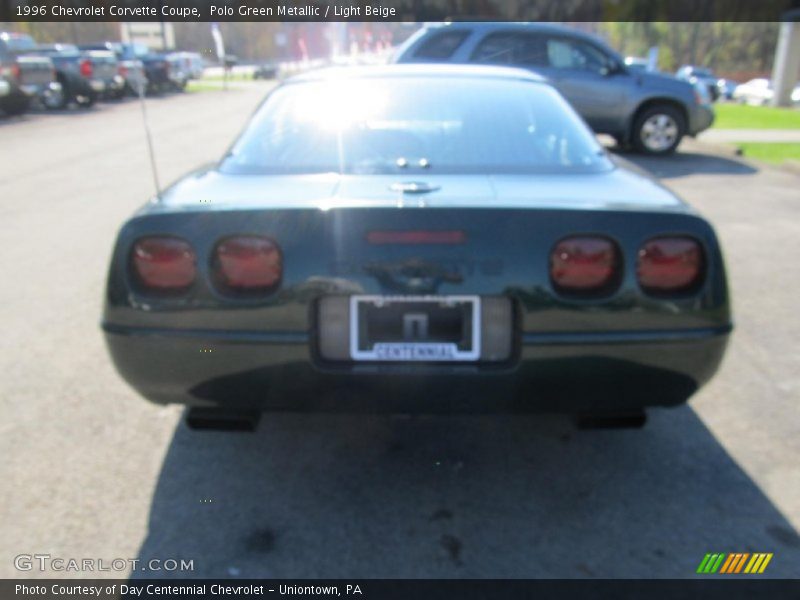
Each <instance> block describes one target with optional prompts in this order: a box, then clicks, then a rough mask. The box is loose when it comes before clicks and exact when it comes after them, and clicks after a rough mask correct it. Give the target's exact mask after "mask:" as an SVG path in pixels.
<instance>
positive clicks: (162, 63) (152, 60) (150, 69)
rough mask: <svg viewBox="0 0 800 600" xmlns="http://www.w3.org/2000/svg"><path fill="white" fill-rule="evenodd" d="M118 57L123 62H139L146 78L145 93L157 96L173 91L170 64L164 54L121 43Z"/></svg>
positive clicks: (137, 44) (143, 47) (140, 46)
mask: <svg viewBox="0 0 800 600" xmlns="http://www.w3.org/2000/svg"><path fill="white" fill-rule="evenodd" d="M118 56H121V57H123V58H124V59H125V60H139V61H141V63H142V64H143V65H144V72H145V75H146V78H147V93H149V94H159V93H161V92H165V91H167V90H170V89H173V87H174V86H173V83H172V80H171V79H170V63H169V61H168V60H167V58H166V56H165V55H164V54H162V53H159V52H153V51H151V50H150V49H149V48H148V47H147V46H145V45H144V44H140V43H121V44H119V54H118Z"/></svg>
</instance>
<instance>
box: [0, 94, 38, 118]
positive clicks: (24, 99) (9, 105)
mask: <svg viewBox="0 0 800 600" xmlns="http://www.w3.org/2000/svg"><path fill="white" fill-rule="evenodd" d="M30 106H31V97H30V96H27V95H26V94H22V93H20V94H12V95H11V96H7V97H6V98H4V99H3V100H2V101H1V102H0V110H2V111H3V112H4V113H6V115H8V116H9V117H17V116H19V115H21V114H24V113H25V112H26V111H27V110H28V108H30Z"/></svg>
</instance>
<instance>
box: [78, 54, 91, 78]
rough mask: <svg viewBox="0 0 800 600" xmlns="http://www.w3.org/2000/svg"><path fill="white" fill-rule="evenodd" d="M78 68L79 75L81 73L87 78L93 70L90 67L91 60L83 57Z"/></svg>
mask: <svg viewBox="0 0 800 600" xmlns="http://www.w3.org/2000/svg"><path fill="white" fill-rule="evenodd" d="M78 68H79V69H80V72H81V75H83V76H84V77H86V78H89V77H91V76H92V71H93V69H92V61H90V60H89V59H88V58H84V59H83V60H82V61H81V62H80V65H79V67H78Z"/></svg>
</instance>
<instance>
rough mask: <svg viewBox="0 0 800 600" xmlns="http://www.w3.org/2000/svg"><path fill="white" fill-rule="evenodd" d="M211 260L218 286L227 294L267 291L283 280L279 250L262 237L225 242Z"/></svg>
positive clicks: (273, 243) (245, 236) (233, 239)
mask: <svg viewBox="0 0 800 600" xmlns="http://www.w3.org/2000/svg"><path fill="white" fill-rule="evenodd" d="M214 257H215V263H216V272H217V274H218V278H219V282H220V284H221V286H222V287H223V288H224V289H227V290H230V291H234V292H265V291H271V290H272V289H273V288H275V287H277V285H278V284H279V283H280V281H281V277H282V276H283V258H282V256H281V251H280V247H279V246H278V244H277V243H276V242H274V241H273V240H271V239H269V238H266V237H261V236H256V235H240V236H235V237H229V238H226V239H224V240H222V241H221V242H220V243H219V244H217V248H216V251H215V252H214Z"/></svg>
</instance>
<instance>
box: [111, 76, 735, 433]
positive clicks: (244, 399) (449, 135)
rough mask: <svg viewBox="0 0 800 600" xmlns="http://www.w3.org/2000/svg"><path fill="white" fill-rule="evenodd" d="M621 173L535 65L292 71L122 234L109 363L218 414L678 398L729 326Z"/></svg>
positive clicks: (690, 259) (674, 213) (686, 225)
mask: <svg viewBox="0 0 800 600" xmlns="http://www.w3.org/2000/svg"><path fill="white" fill-rule="evenodd" d="M618 162H619V161H614V160H612V159H611V158H610V157H609V156H608V155H607V154H606V153H605V151H603V149H602V148H601V147H600V146H599V145H598V143H597V142H596V140H595V139H594V137H593V136H592V134H591V133H590V132H589V130H588V129H587V127H586V126H585V125H584V123H583V122H582V121H581V120H580V119H579V117H577V116H576V115H575V113H574V112H573V111H572V109H571V108H570V107H569V105H568V104H567V103H566V102H565V101H564V100H563V99H562V98H561V96H560V95H559V94H558V93H557V92H556V91H554V90H553V89H552V88H551V87H550V86H549V85H548V84H547V83H545V82H543V81H541V80H540V79H538V78H537V77H536V76H535V75H532V74H530V73H528V72H523V71H517V70H513V69H502V68H492V67H483V68H482V67H449V66H391V67H373V68H364V69H353V70H329V71H319V72H314V73H311V74H308V75H304V76H301V77H299V78H295V79H293V80H290V81H289V82H287V83H285V84H283V85H282V86H280V87H279V88H277V89H276V90H275V91H274V92H273V93H271V94H270V96H269V97H268V98H267V99H266V101H265V102H264V104H263V105H262V106H261V108H260V109H259V110H258V111H257V112H256V114H255V115H254V117H253V118H252V120H251V121H250V123H249V124H248V126H247V127H246V128H245V131H244V132H243V133H242V135H241V136H240V138H239V139H238V140H237V141H236V142H235V143H234V145H233V146H232V147H231V150H230V151H229V152H228V153H227V154H226V156H225V157H223V159H222V160H221V161H220V162H219V163H218V164H216V165H214V166H212V167H210V168H205V169H202V170H199V171H197V172H195V173H192V174H190V175H188V176H186V177H185V178H184V179H182V180H181V181H179V182H178V183H176V184H175V185H174V186H172V187H171V188H170V189H168V190H167V191H166V192H165V193H163V194H162V195H161V196H160V197H159V198H156V199H154V201H152V202H150V203H149V204H147V205H146V206H145V207H144V208H142V209H141V210H140V211H139V212H138V213H137V214H136V215H134V216H133V217H132V218H131V219H130V220H129V221H128V222H127V223H126V224H125V225H124V227H123V228H122V230H121V232H120V233H119V237H118V239H117V243H116V247H115V249H114V253H113V257H112V261H111V268H110V273H109V279H108V290H107V295H106V306H105V313H104V317H103V329H104V332H105V336H106V339H107V342H108V347H109V349H110V352H111V355H112V356H113V359H114V362H115V363H116V366H117V368H118V370H119V372H120V374H121V375H122V376H123V378H124V379H125V380H126V381H128V382H129V383H130V384H131V385H132V386H133V387H134V388H136V389H137V390H138V391H139V392H140V393H141V394H142V395H143V396H145V397H146V398H147V399H149V400H152V401H154V402H158V403H170V402H176V403H183V404H187V405H190V406H193V407H206V408H208V409H217V410H221V411H224V412H225V414H240V413H241V414H245V413H247V412H248V411H250V412H253V411H255V412H258V411H264V410H301V411H376V412H383V411H388V412H439V413H448V412H460V411H469V412H484V411H509V410H515V411H530V410H547V411H559V412H569V413H580V414H591V415H598V416H601V417H602V416H604V415H613V414H638V413H640V412H641V411H642V409H643V408H644V407H647V406H657V405H661V406H665V405H676V404H680V403H683V402H685V401H686V400H687V399H688V398H689V397H690V396H691V395H692V394H693V393H694V392H695V391H696V390H697V389H698V388H699V387H700V386H701V385H703V384H704V383H705V382H706V381H708V380H709V378H710V377H711V376H712V375H713V374H714V372H715V370H716V369H717V366H718V365H719V363H720V360H721V359H722V356H723V353H724V350H725V346H726V343H727V339H728V335H729V333H730V331H731V314H730V308H729V301H728V292H727V286H726V279H725V270H724V265H723V260H722V256H721V253H720V249H719V245H718V242H717V239H716V237H715V235H714V231H713V229H712V228H711V226H710V225H709V224H708V223H707V222H706V221H705V220H704V219H703V218H702V217H700V216H699V215H697V214H696V213H695V212H693V211H692V210H691V209H690V208H689V207H687V206H686V205H685V204H684V203H683V202H681V201H680V200H679V199H677V198H676V197H675V196H674V195H673V194H672V193H670V192H669V191H667V190H666V189H665V188H663V187H662V186H661V185H659V184H658V183H657V182H655V181H653V180H652V179H650V178H648V177H646V176H645V175H643V174H641V173H639V172H636V171H635V170H632V169H631V168H629V167H627V166H624V165H621V164H617V163H618ZM207 414H214V413H213V412H209V413H207Z"/></svg>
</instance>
